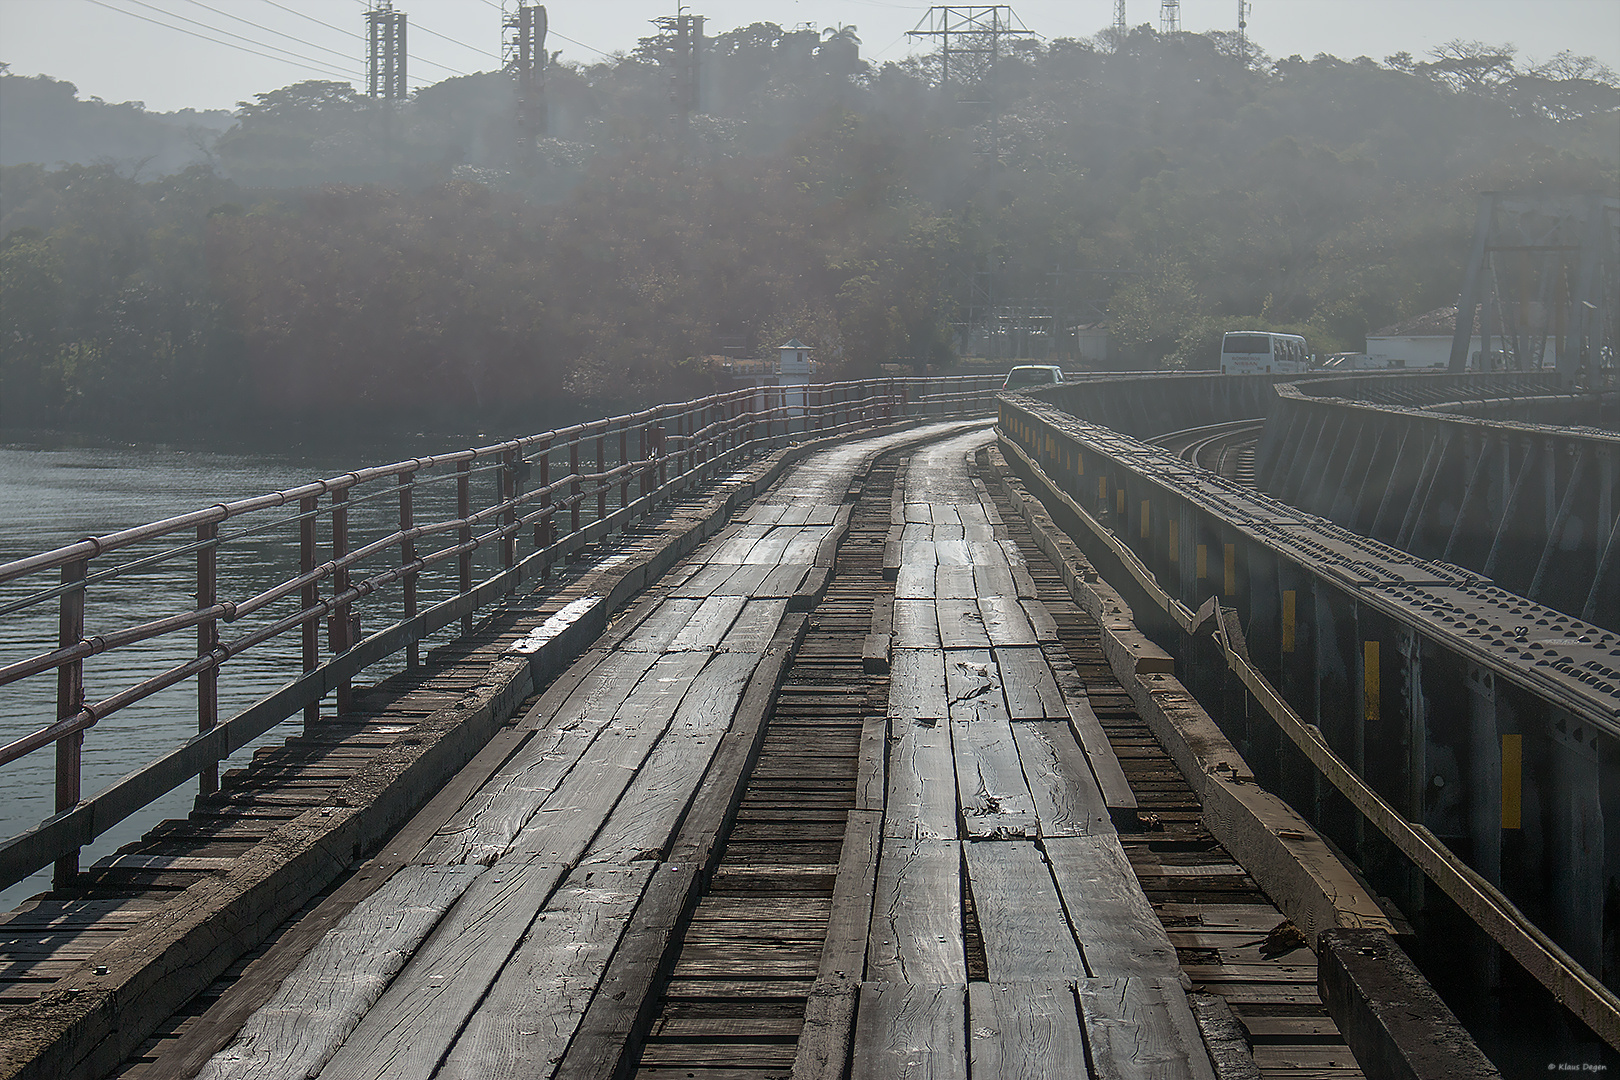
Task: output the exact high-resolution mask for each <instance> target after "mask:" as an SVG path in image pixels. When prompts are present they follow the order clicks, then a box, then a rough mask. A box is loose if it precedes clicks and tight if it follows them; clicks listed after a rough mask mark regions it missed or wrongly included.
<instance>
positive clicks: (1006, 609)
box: [978, 593, 1040, 648]
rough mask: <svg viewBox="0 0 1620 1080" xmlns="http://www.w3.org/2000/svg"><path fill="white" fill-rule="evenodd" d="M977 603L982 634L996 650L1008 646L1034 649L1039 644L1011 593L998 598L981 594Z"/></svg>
mask: <svg viewBox="0 0 1620 1080" xmlns="http://www.w3.org/2000/svg"><path fill="white" fill-rule="evenodd" d="M978 603H979V618H980V619H981V620H982V621H983V622H984V632H985V634H986V635H987V636H988V637H989V638H990V644H992V645H994V646H996V647H997V648H1005V647H1007V646H1010V645H1011V646H1022V645H1028V646H1031V647H1034V646H1038V645H1039V644H1040V639H1039V638H1037V637H1036V636H1035V628H1034V627H1033V626H1031V625H1030V622H1029V616H1028V615H1025V614H1024V609H1023V608H1022V607H1019V606H1018V599H1017V598H1016V597H1015V596H1013V595H1012V594H1011V593H1006V594H1004V595H999V596H998V595H989V596H986V595H982V594H981V595H980V596H979V600H978Z"/></svg>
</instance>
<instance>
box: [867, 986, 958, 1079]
mask: <svg viewBox="0 0 1620 1080" xmlns="http://www.w3.org/2000/svg"><path fill="white" fill-rule="evenodd" d="M965 990H966V986H964V985H960V984H958V985H947V986H924V985H909V986H908V985H905V984H897V983H868V984H867V985H865V986H863V987H861V1002H860V1007H859V1009H858V1011H857V1013H856V1020H855V1060H854V1066H853V1068H852V1069H851V1071H850V1080H967V1076H968V1059H967V1010H966V1002H965V1000H964V998H965V997H966V994H965V993H964V991H965Z"/></svg>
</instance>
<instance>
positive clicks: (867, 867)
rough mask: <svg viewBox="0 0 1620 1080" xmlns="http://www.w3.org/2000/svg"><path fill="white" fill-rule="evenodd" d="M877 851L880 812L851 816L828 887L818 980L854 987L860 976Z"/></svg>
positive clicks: (880, 843) (880, 833) (869, 923)
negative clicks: (838, 980) (830, 892)
mask: <svg viewBox="0 0 1620 1080" xmlns="http://www.w3.org/2000/svg"><path fill="white" fill-rule="evenodd" d="M882 846H883V812H882V811H881V810H851V811H850V812H849V822H848V824H846V825H845V826H844V842H843V845H842V846H841V848H840V850H839V856H838V877H837V878H836V879H835V881H834V884H833V895H832V908H831V910H830V911H829V913H828V916H827V931H826V937H825V939H824V941H823V943H822V947H821V966H820V968H819V972H818V974H819V975H820V976H821V977H823V978H833V977H837V978H844V979H852V980H855V981H857V982H859V981H860V980H861V978H862V977H863V975H864V973H865V970H866V943H867V935H868V934H869V933H870V932H871V929H872V898H873V896H874V894H875V891H876V885H877V872H878V857H879V853H880V851H881V849H882Z"/></svg>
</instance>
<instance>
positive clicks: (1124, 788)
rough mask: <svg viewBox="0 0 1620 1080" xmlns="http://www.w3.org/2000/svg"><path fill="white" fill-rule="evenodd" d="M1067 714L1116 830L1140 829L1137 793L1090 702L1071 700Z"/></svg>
mask: <svg viewBox="0 0 1620 1080" xmlns="http://www.w3.org/2000/svg"><path fill="white" fill-rule="evenodd" d="M1067 711H1068V714H1069V726H1070V727H1071V728H1072V729H1073V731H1074V735H1075V738H1077V739H1079V740H1080V745H1081V746H1082V747H1083V748H1084V749H1085V751H1086V760H1087V762H1089V763H1090V765H1091V774H1092V776H1093V777H1095V778H1096V781H1097V788H1098V790H1099V791H1101V792H1102V797H1103V803H1104V804H1105V805H1106V806H1107V807H1108V813H1109V816H1111V817H1112V818H1113V820H1114V825H1115V827H1116V828H1121V829H1135V828H1137V827H1138V821H1137V806H1136V792H1134V791H1132V790H1131V782H1130V781H1129V780H1127V779H1126V778H1125V770H1124V769H1123V768H1121V767H1120V764H1119V757H1118V756H1117V755H1116V754H1115V753H1114V746H1113V744H1112V743H1110V742H1109V741H1108V733H1107V732H1105V731H1104V730H1103V726H1102V723H1101V722H1100V721H1098V719H1097V714H1096V712H1095V711H1093V710H1092V708H1091V702H1090V701H1089V700H1088V699H1086V698H1083V697H1082V698H1071V699H1070V701H1069V702H1068V708H1067Z"/></svg>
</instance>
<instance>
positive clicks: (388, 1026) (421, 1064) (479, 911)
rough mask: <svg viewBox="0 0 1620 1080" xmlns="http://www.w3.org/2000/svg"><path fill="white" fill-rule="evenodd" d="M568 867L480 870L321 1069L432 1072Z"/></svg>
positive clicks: (345, 1078) (511, 861) (329, 1072)
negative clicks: (486, 871)
mask: <svg viewBox="0 0 1620 1080" xmlns="http://www.w3.org/2000/svg"><path fill="white" fill-rule="evenodd" d="M566 869H567V868H566V867H564V866H561V865H559V864H557V863H545V862H540V861H538V860H535V859H529V858H525V857H523V856H515V857H510V858H506V859H502V860H500V861H499V862H497V863H496V864H495V865H494V866H493V867H491V868H490V872H489V873H487V874H484V875H482V876H480V878H479V879H478V880H477V881H476V882H474V883H473V884H472V886H471V887H470V888H468V890H467V891H466V893H465V894H463V895H462V897H461V899H460V900H459V901H457V903H456V904H455V906H453V907H452V908H451V909H450V912H449V914H448V915H446V916H445V918H444V919H443V920H442V921H441V922H440V923H439V925H438V926H437V927H435V928H434V930H433V932H432V933H431V934H429V935H428V937H427V940H426V941H424V942H423V943H422V947H421V948H420V949H418V950H417V952H416V954H415V955H414V956H412V957H411V959H410V961H409V962H408V963H407V964H406V965H405V968H404V970H402V971H401V972H400V973H399V975H398V976H396V977H395V979H394V981H393V982H391V983H390V984H389V985H388V989H387V990H386V991H384V992H383V994H382V996H381V997H380V998H378V999H377V1002H376V1004H374V1005H373V1006H372V1007H371V1008H370V1009H369V1010H368V1011H367V1012H366V1015H365V1017H364V1018H363V1019H362V1020H361V1021H360V1023H359V1025H358V1026H357V1027H356V1028H355V1029H354V1031H353V1032H352V1033H350V1035H349V1036H348V1038H346V1039H345V1040H344V1041H343V1045H342V1046H341V1047H339V1048H338V1050H337V1052H336V1053H334V1054H333V1055H332V1058H331V1060H330V1061H329V1062H328V1063H327V1065H326V1067H325V1068H324V1069H323V1070H322V1072H321V1075H322V1076H323V1077H327V1078H330V1080H351V1078H352V1080H362V1078H365V1080H382V1078H384V1077H386V1078H389V1080H412V1078H418V1080H428V1078H429V1077H431V1076H433V1074H434V1070H435V1068H436V1066H437V1065H438V1062H439V1060H440V1058H442V1057H443V1056H444V1054H445V1051H446V1050H448V1049H449V1047H450V1044H451V1042H452V1041H453V1040H454V1039H455V1037H456V1034H457V1032H459V1031H460V1030H461V1027H462V1024H463V1023H465V1022H466V1020H467V1018H468V1017H469V1016H470V1015H471V1014H472V1011H473V1010H474V1009H475V1008H476V1007H477V1006H478V1003H479V1001H480V1000H482V998H483V996H484V993H485V991H486V990H488V989H489V987H490V984H491V983H493V982H494V981H495V978H496V976H497V975H498V974H499V973H500V971H501V969H502V968H503V967H504V966H505V964H506V962H507V959H508V958H509V957H510V956H511V955H512V950H513V949H514V948H516V947H517V944H518V942H519V941H521V940H522V938H523V936H524V934H525V933H526V932H527V931H528V929H529V924H530V923H531V922H533V921H534V918H535V913H536V912H538V911H539V910H540V909H541V908H542V907H543V906H544V905H545V903H546V901H547V899H548V898H549V897H550V896H551V894H552V891H553V890H554V889H555V888H556V887H557V883H558V882H559V881H561V880H562V877H563V874H564V873H565V871H566Z"/></svg>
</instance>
